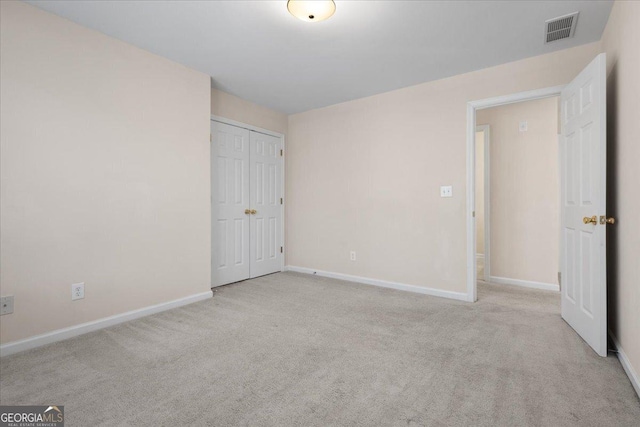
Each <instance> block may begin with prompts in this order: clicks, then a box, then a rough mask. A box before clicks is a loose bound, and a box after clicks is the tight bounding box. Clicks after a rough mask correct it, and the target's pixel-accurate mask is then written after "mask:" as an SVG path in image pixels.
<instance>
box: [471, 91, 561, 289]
mask: <svg viewBox="0 0 640 427" xmlns="http://www.w3.org/2000/svg"><path fill="white" fill-rule="evenodd" d="M563 88H564V86H554V87H550V88H544V89H537V90H533V91H528V92H520V93H515V94H512V95H506V96H500V97H496V98H488V99H483V100H479V101H471V102H469V103H468V104H467V206H469V207H470V209H468V210H467V294H468V296H469V300H471V301H476V300H477V299H478V289H477V279H484V277H486V275H487V273H489V276H488V277H490V276H491V274H492V273H491V248H490V243H491V242H490V239H491V234H490V233H491V230H490V229H491V224H490V222H491V220H490V219H489V223H487V221H484V225H485V227H486V226H487V224H488V228H489V230H486V228H485V235H488V236H489V242H485V243H483V245H482V246H483V248H486V243H489V248H488V250H487V249H484V250H483V252H486V253H483V256H487V255H488V256H489V262H486V260H483V261H484V262H483V274H482V277H479V276H478V274H477V273H478V252H477V251H478V244H477V231H476V226H477V221H476V215H477V212H476V209H477V205H476V185H477V179H476V158H477V157H478V156H479V154H478V153H477V152H476V132H477V130H478V125H482V124H483V123H479V122H478V121H477V114H478V113H479V112H480V111H482V110H486V109H490V108H494V107H501V106H508V105H511V104H516V103H520V102H526V101H535V100H541V99H546V98H554V97H558V96H560V95H561V92H562V89H563ZM518 125H519V123H518ZM480 129H481V130H482V131H483V136H485V134H484V129H486V128H483V127H481V128H480ZM491 133H492V132H491V126H489V129H488V132H487V134H486V136H487V137H488V146H490V145H491ZM483 142H484V141H483ZM483 150H484V144H483ZM487 155H488V154H486V153H484V152H483V153H482V157H483V158H485V157H486V156H487ZM487 165H488V168H489V170H490V168H491V159H490V158H489V159H488V162H487ZM488 181H489V185H490V181H491V179H490V177H489V179H488ZM483 182H484V171H483ZM490 196H491V190H490V188H489V194H488V196H487V195H486V194H485V195H484V200H483V202H484V203H482V205H483V206H482V208H483V213H484V215H487V211H486V209H485V208H486V207H490V203H491V202H490V199H489V200H488V201H487V199H486V198H487V197H490ZM484 205H486V206H484ZM487 216H488V217H489V218H491V213H490V212H489V213H488V215H487ZM557 240H559V239H557ZM487 266H488V267H489V269H488V271H487Z"/></svg>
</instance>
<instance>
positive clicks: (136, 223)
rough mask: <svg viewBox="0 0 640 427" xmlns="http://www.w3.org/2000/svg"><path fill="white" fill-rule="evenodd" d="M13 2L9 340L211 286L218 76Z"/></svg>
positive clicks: (5, 5) (4, 95)
mask: <svg viewBox="0 0 640 427" xmlns="http://www.w3.org/2000/svg"><path fill="white" fill-rule="evenodd" d="M0 7H1V10H0V12H1V13H0V15H1V43H2V44H1V52H2V63H1V80H0V92H1V94H0V95H1V96H0V98H1V109H2V122H1V128H0V134H1V150H2V151H1V153H2V159H1V162H2V163H1V168H2V169H1V178H2V184H1V198H2V207H1V216H2V217H1V226H2V228H1V234H2V237H1V246H2V251H1V269H2V272H1V276H0V279H1V285H0V286H1V292H2V295H14V296H15V312H14V313H13V314H10V315H5V316H2V317H0V336H1V340H2V343H7V342H11V341H15V340H19V339H22V338H25V337H29V336H33V335H36V334H41V333H44V332H48V331H51V330H55V329H59V328H64V327H68V326H71V325H75V324H79V323H83V322H87V321H91V320H95V319H99V318H102V317H106V316H110V315H115V314H118V313H122V312H126V311H129V310H134V309H139V308H142V307H146V306H149V305H154V304H159V303H162V302H166V301H170V300H174V299H178V298H182V297H186V296H189V295H193V294H198V293H202V292H206V291H208V290H209V288H210V260H209V258H210V237H209V236H210V234H209V230H210V206H209V197H210V196H209V114H210V87H211V85H210V79H209V77H208V76H206V75H204V74H201V73H199V72H196V71H193V70H190V69H188V68H185V67H184V66H182V65H179V64H176V63H174V62H171V61H168V60H166V59H163V58H160V57H158V56H155V55H152V54H150V53H147V52H145V51H143V50H140V49H137V48H135V47H133V46H130V45H128V44H125V43H122V42H120V41H117V40H115V39H112V38H109V37H107V36H105V35H102V34H100V33H98V32H96V31H92V30H89V29H86V28H84V27H81V26H79V25H76V24H73V23H71V22H70V21H67V20H65V19H62V18H59V17H56V16H54V15H52V14H49V13H46V12H43V11H41V10H39V9H36V8H34V7H32V6H29V5H26V4H24V3H18V2H4V1H3V2H1V6H0ZM77 282H85V284H86V289H85V299H83V300H79V301H74V302H72V301H71V284H73V283H77Z"/></svg>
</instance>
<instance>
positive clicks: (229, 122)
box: [209, 114, 287, 271]
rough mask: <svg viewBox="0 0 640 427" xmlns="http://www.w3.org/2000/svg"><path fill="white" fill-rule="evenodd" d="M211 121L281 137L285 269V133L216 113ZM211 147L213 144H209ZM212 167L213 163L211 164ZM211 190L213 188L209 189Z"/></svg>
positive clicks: (282, 264)
mask: <svg viewBox="0 0 640 427" xmlns="http://www.w3.org/2000/svg"><path fill="white" fill-rule="evenodd" d="M211 121H212V122H219V123H224V124H227V125H231V126H236V127H239V128H243V129H247V130H250V131H254V132H258V133H263V134H265V135H271V136H274V137H276V138H280V141H281V142H282V153H283V154H282V157H281V158H280V160H281V161H282V175H281V176H282V178H281V179H280V188H281V193H280V194H282V200H283V203H282V205H280V209H281V213H282V220H281V222H280V241H281V242H282V247H283V248H284V252H283V254H282V256H281V257H280V271H284V266H285V257H286V255H287V248H286V247H285V246H286V244H285V232H284V221H285V218H284V213H285V206H286V205H287V194H286V192H285V188H286V187H285V185H284V183H285V182H286V181H285V173H286V171H285V165H286V156H287V148H286V144H285V137H284V134H282V133H279V132H274V131H271V130H268V129H263V128H260V127H258V126H253V125H249V124H246V123H242V122H238V121H236V120H231V119H227V118H225V117H220V116H216V115H213V114H212V115H211ZM209 147H211V146H209ZM209 166H210V167H211V165H209ZM209 192H211V189H209Z"/></svg>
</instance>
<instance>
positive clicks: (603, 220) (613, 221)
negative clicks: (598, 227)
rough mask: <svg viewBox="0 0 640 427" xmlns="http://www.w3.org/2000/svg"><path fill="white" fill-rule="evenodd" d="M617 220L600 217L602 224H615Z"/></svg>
mask: <svg viewBox="0 0 640 427" xmlns="http://www.w3.org/2000/svg"><path fill="white" fill-rule="evenodd" d="M615 223H616V219H615V218H613V217H611V218H607V217H606V216H605V215H600V224H615Z"/></svg>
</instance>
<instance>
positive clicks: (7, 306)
mask: <svg viewBox="0 0 640 427" xmlns="http://www.w3.org/2000/svg"><path fill="white" fill-rule="evenodd" d="M11 313H13V295H8V296H6V297H0V316H2V315H3V314H11Z"/></svg>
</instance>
